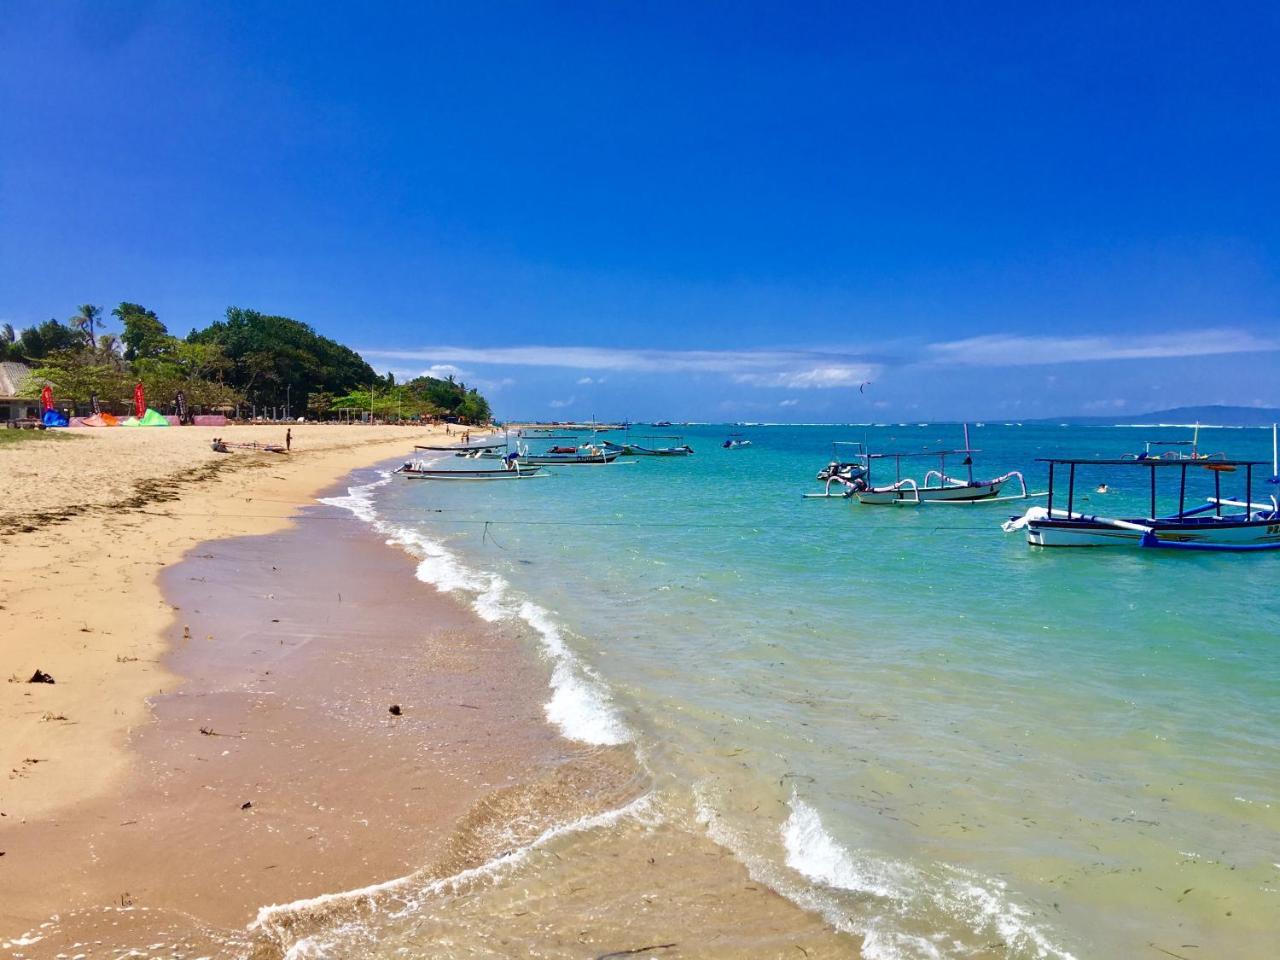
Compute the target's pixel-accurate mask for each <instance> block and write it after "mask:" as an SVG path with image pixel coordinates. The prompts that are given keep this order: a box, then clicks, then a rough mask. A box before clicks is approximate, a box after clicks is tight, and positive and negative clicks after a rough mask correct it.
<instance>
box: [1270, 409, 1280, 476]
mask: <svg viewBox="0 0 1280 960" xmlns="http://www.w3.org/2000/svg"><path fill="white" fill-rule="evenodd" d="M1277 453H1280V449H1278V448H1277V446H1276V424H1274V423H1273V424H1272V425H1271V482H1272V483H1280V456H1277Z"/></svg>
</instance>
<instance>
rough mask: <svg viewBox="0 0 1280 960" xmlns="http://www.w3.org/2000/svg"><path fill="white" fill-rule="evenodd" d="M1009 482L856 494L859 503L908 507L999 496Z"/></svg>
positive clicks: (896, 489)
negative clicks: (926, 503) (927, 503)
mask: <svg viewBox="0 0 1280 960" xmlns="http://www.w3.org/2000/svg"><path fill="white" fill-rule="evenodd" d="M1007 482H1008V481H1007V480H1006V479H1001V480H996V481H992V482H991V483H977V484H972V485H970V484H965V485H964V486H962V487H960V486H947V487H920V488H918V489H917V488H916V487H912V486H909V485H908V486H905V487H897V488H880V489H872V490H861V491H858V492H856V493H855V494H854V496H856V497H857V498H858V502H859V503H865V504H869V505H872V506H880V505H884V504H897V505H900V506H904V507H906V506H914V505H915V504H917V503H925V502H929V503H940V502H972V501H975V500H990V499H992V498H993V497H998V496H999V495H1000V490H1001V488H1003V487H1004V485H1005V483H1007Z"/></svg>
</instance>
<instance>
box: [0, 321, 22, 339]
mask: <svg viewBox="0 0 1280 960" xmlns="http://www.w3.org/2000/svg"><path fill="white" fill-rule="evenodd" d="M17 339H18V336H17V334H15V333H14V332H13V324H12V323H0V343H13V342H14V341H15V340H17Z"/></svg>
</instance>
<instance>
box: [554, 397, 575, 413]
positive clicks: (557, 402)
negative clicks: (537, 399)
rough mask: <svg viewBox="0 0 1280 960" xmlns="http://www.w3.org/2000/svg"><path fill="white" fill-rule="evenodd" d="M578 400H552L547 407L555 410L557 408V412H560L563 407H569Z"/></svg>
mask: <svg viewBox="0 0 1280 960" xmlns="http://www.w3.org/2000/svg"><path fill="white" fill-rule="evenodd" d="M576 399H578V398H577V397H570V398H569V399H568V400H552V401H551V402H550V403H548V404H547V406H549V407H553V408H555V409H556V410H559V409H561V408H562V407H567V406H569V405H570V404H571V403H573V401H574V400H576Z"/></svg>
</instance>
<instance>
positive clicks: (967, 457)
mask: <svg viewBox="0 0 1280 960" xmlns="http://www.w3.org/2000/svg"><path fill="white" fill-rule="evenodd" d="M964 462H965V463H967V464H968V465H969V486H973V451H972V450H970V449H969V425H968V424H967V423H966V424H965V425H964Z"/></svg>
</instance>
